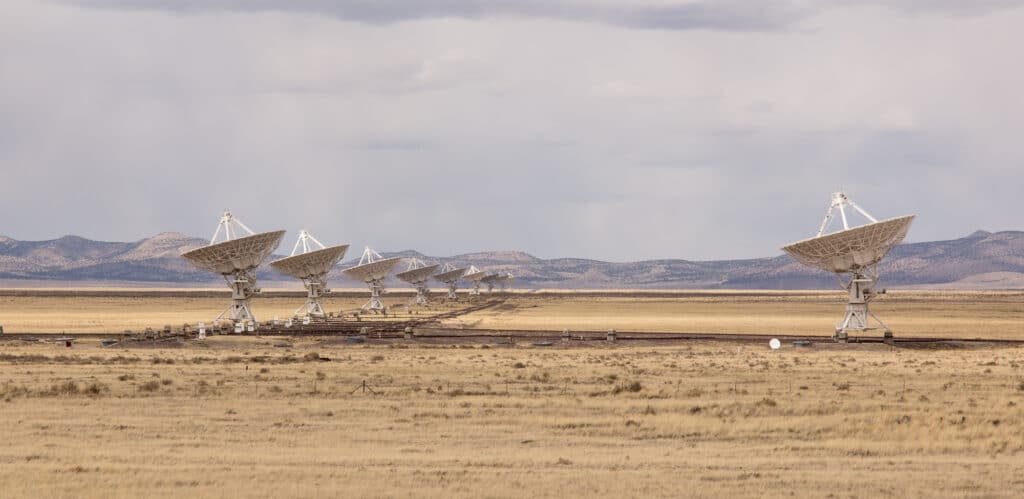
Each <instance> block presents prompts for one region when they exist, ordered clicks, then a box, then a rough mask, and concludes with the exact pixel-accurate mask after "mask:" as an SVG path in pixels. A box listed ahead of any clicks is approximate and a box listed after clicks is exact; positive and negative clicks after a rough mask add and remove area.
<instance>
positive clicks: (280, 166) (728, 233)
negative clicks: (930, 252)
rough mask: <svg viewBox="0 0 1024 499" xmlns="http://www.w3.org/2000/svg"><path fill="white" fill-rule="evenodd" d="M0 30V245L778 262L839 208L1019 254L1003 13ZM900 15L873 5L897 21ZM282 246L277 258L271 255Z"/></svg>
mask: <svg viewBox="0 0 1024 499" xmlns="http://www.w3.org/2000/svg"><path fill="white" fill-rule="evenodd" d="M749 5H751V4H750V3H748V2H707V3H704V2H692V1H691V2H667V1H661V2H652V3H647V4H642V5H640V6H637V4H636V3H634V2H512V1H508V2H473V1H457V0H450V1H445V2H399V1H376V2H371V1H365V2H326V1H315V0H296V1H292V2H271V1H262V2H241V1H238V2H232V1H228V0H215V1H214V0H211V1H202V2H200V1H193V2H187V1H181V2H171V1H167V2H156V1H151V2H117V1H113V0H107V1H88V0H81V1H78V2H71V3H67V2H54V3H41V2H36V1H25V0H11V1H8V2H4V5H3V6H2V7H0V75H3V77H2V78H0V171H2V172H3V181H2V182H0V208H2V210H3V213H4V214H5V217H4V223H3V225H2V227H0V232H3V233H7V234H8V235H10V236H12V237H19V238H47V237H53V236H57V235H60V234H64V233H76V234H81V235H84V236H87V237H98V238H106V239H137V238H141V237H144V236H146V235H149V234H151V233H153V232H156V231H163V230H177V231H182V232H186V233H190V234H195V235H206V233H207V232H210V231H211V230H212V228H213V226H214V224H215V222H216V216H217V214H218V212H219V210H221V209H222V208H225V207H230V208H232V209H233V210H234V211H235V212H236V214H237V215H239V216H240V217H241V218H242V219H243V220H245V221H246V223H247V224H249V225H250V226H253V227H254V228H258V229H271V228H287V229H289V230H291V231H292V236H294V235H295V233H297V230H298V229H299V228H300V227H305V228H308V229H310V230H312V231H313V232H314V233H315V234H317V236H318V238H320V239H321V240H324V242H328V241H330V242H349V243H352V244H353V245H356V246H361V245H364V244H371V245H373V246H375V247H377V248H379V249H381V250H398V249H405V248H416V249H420V250H422V251H426V252H428V253H432V254H440V255H446V254H454V253H459V252H465V251H473V250H480V249H523V250H526V251H529V252H532V253H534V254H537V255H539V256H544V257H554V256H584V257H594V258H602V259H612V260H628V259H636V258H656V257H671V258H690V259H712V258H715V259H717V258H732V257H754V256H764V255H771V254H776V253H778V249H777V248H778V247H779V246H780V245H781V244H783V243H786V242H789V241H791V240H795V239H800V238H803V237H806V236H807V235H808V234H810V233H811V232H812V231H813V230H814V229H815V228H816V225H817V223H818V222H819V218H820V216H821V215H822V213H823V212H824V209H825V204H826V203H827V201H828V196H829V193H830V192H831V191H832V190H834V189H836V188H838V187H843V188H845V189H846V190H847V191H848V192H849V194H850V195H851V196H852V197H853V198H854V199H856V200H857V201H858V203H860V204H861V205H863V206H865V207H867V208H868V209H869V211H872V212H873V213H874V214H875V215H876V216H894V215H899V214H904V213H918V214H919V215H920V216H919V219H918V221H917V222H916V225H915V227H914V229H913V230H912V232H911V237H912V239H915V240H928V239H940V238H953V237H958V236H960V235H965V234H967V233H969V232H971V231H973V230H974V229H976V228H988V229H1019V228H1020V224H1019V222H1017V219H1018V218H1019V217H1018V213H1019V208H1018V202H1017V199H1018V198H1019V191H1020V185H1021V182H1020V176H1021V172H1022V171H1024V168H1022V167H1024V164H1022V160H1024V153H1022V152H1021V149H1020V148H1019V147H1018V138H1017V135H1018V133H1019V132H1018V130H1020V129H1021V128H1022V125H1024V123H1022V122H1024V112H1022V111H1024V109H1022V108H1024V103H1022V100H1021V99H1020V97H1019V92H1020V89H1021V88H1024V70H1022V69H1021V68H1020V67H1019V65H1018V64H1017V62H1016V47H1018V46H1020V45H1021V42H1022V41H1024V40H1022V39H1021V38H1022V37H1024V35H1022V34H1021V32H1020V30H1019V26H1021V25H1022V23H1024V9H1022V8H1021V7H1019V6H1018V3H1017V2H997V1H993V2H970V3H968V4H965V3H963V2H913V1H906V2H897V3H891V2H886V3H882V2H839V1H832V2H813V3H812V2H765V3H763V4H762V3H758V5H764V6H763V7H760V8H757V9H753V10H752V9H750V8H749ZM894 6H895V7H894ZM292 236H289V237H292Z"/></svg>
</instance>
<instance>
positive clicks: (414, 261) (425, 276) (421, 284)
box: [395, 258, 441, 305]
mask: <svg viewBox="0 0 1024 499" xmlns="http://www.w3.org/2000/svg"><path fill="white" fill-rule="evenodd" d="M440 266H441V265H440V264H434V265H427V264H426V263H425V262H424V261H423V260H420V259H419V258H411V259H409V267H408V269H406V271H405V272H399V273H397V274H395V277H397V278H398V279H399V280H401V281H405V282H407V283H409V284H412V285H413V286H415V287H416V298H414V299H413V303H414V304H416V305H426V304H428V303H430V296H429V295H430V288H429V287H428V286H427V282H428V281H429V280H430V276H432V275H433V274H434V271H436V270H437V268H438V267H440Z"/></svg>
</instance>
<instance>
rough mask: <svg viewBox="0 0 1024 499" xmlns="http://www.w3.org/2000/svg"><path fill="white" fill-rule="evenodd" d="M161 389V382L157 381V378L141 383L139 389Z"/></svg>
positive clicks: (153, 390)
mask: <svg viewBox="0 0 1024 499" xmlns="http://www.w3.org/2000/svg"><path fill="white" fill-rule="evenodd" d="M159 389H160V382H159V381H156V380H153V381H147V382H145V383H143V384H141V385H139V391H143V392H155V391H157V390H159Z"/></svg>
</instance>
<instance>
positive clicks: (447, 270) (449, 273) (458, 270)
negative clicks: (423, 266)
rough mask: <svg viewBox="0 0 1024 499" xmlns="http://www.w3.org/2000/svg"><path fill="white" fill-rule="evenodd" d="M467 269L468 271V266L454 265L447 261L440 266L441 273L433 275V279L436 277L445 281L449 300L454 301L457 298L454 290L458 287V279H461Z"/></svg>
mask: <svg viewBox="0 0 1024 499" xmlns="http://www.w3.org/2000/svg"><path fill="white" fill-rule="evenodd" d="M467 271H469V269H468V268H466V267H456V266H455V265H453V264H452V263H451V262H449V263H446V264H444V267H441V273H439V274H437V275H435V276H434V279H437V280H438V281H441V282H443V283H445V285H446V286H448V299H449V300H451V301H455V300H458V299H459V295H458V293H456V290H457V289H458V287H459V279H461V278H462V276H464V275H466V272H467Z"/></svg>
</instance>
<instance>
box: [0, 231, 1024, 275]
mask: <svg viewBox="0 0 1024 499" xmlns="http://www.w3.org/2000/svg"><path fill="white" fill-rule="evenodd" d="M204 244H206V241H205V240H203V239H199V238H194V237H189V236H185V235H183V234H177V233H162V234H157V235H155V236H153V237H150V238H147V239H143V240H140V241H135V242H103V241H92V240H89V239H85V238H82V237H78V236H64V237H61V238H59V239H54V240H51V241H17V240H14V239H11V238H8V237H3V236H0V279H3V280H5V281H6V282H7V283H15V285H16V284H17V283H19V282H30V281H31V282H39V281H43V282H46V281H53V282H62V283H63V282H103V281H116V282H128V283H131V282H138V283H148V284H150V285H152V284H154V283H164V284H167V285H186V284H188V285H194V284H209V283H216V282H217V281H218V279H217V278H216V277H215V276H210V275H209V274H206V273H204V272H200V271H197V270H195V269H193V268H191V267H190V266H189V265H188V264H187V263H186V262H185V261H184V260H183V259H182V258H181V257H180V256H179V255H180V254H181V253H182V252H184V251H187V250H189V249H193V248H197V247H200V246H203V245H204ZM385 256H402V257H406V258H410V257H417V258H421V259H423V260H425V261H428V262H439V261H445V262H449V261H450V262H453V263H455V264H456V265H470V264H473V265H476V266H477V267H480V268H482V269H486V270H491V271H509V272H512V273H513V274H514V275H515V276H516V286H517V287H525V288H577V289H600V288H647V289H655V288H680V289H716V288H741V289H796V288H800V289H806V288H833V287H834V286H835V285H836V280H835V277H834V276H832V275H830V274H826V273H823V272H819V271H815V270H812V269H807V268H804V267H802V266H801V265H799V264H797V263H796V262H794V261H793V260H792V259H791V258H789V257H788V256H774V257H768V258H757V259H749V260H720V261H688V260H675V259H668V260H648V261H640V262H624V263H616V262H603V261H598V260H587V259H579V258H555V259H548V260H545V259H541V258H537V257H534V256H532V255H530V254H527V253H523V252H520V251H496V252H483V253H471V254H465V255H457V256H452V257H432V256H428V255H422V254H420V253H418V252H416V251H412V250H407V251H402V252H396V253H387V254H385ZM275 258H276V257H275ZM354 263H355V262H354V260H352V259H349V260H348V261H346V262H343V263H342V264H341V265H340V266H339V268H338V270H335V271H334V272H332V275H331V279H332V281H333V282H335V283H337V284H336V285H337V286H346V287H351V286H357V285H358V283H355V282H353V281H351V280H348V279H347V278H345V277H344V276H343V275H342V274H341V271H340V269H341V268H344V267H346V266H350V265H353V264H354ZM399 268H404V266H400V267H399ZM260 278H261V280H262V281H263V282H265V283H273V282H286V283H292V281H291V280H290V279H288V278H287V277H285V276H282V275H280V274H277V273H276V272H275V271H274V270H272V269H271V268H269V266H266V265H264V268H263V269H261V272H260ZM883 278H884V284H885V285H887V286H890V287H916V288H921V287H934V288H963V289H1012V288H1019V287H1022V286H1024V232H1016V231H1014V232H998V233H990V232H985V231H978V232H975V233H973V234H971V235H969V236H967V237H964V238H960V239H954V240H950V241H934V242H922V243H911V244H904V245H901V246H898V247H897V248H895V249H894V250H893V252H892V254H891V255H890V257H889V258H888V259H887V260H886V261H885V262H884V264H883ZM395 284H397V283H395Z"/></svg>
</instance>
